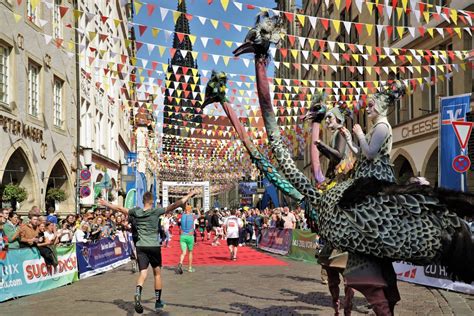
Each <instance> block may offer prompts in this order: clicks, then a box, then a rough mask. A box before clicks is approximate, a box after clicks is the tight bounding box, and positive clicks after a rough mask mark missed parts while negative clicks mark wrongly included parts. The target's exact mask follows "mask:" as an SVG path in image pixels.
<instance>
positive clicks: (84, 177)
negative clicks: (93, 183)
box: [81, 169, 91, 181]
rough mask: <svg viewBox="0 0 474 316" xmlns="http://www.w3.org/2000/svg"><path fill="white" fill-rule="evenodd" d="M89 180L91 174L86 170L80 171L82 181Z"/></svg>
mask: <svg viewBox="0 0 474 316" xmlns="http://www.w3.org/2000/svg"><path fill="white" fill-rule="evenodd" d="M90 178H91V172H90V171H89V170H88V169H83V170H81V180H82V181H89V179H90Z"/></svg>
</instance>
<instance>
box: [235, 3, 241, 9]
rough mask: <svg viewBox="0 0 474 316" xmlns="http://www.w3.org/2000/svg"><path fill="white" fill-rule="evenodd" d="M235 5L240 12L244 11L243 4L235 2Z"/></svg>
mask: <svg viewBox="0 0 474 316" xmlns="http://www.w3.org/2000/svg"><path fill="white" fill-rule="evenodd" d="M234 5H235V6H236V7H237V9H239V11H242V3H240V2H234Z"/></svg>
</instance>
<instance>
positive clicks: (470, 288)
mask: <svg viewBox="0 0 474 316" xmlns="http://www.w3.org/2000/svg"><path fill="white" fill-rule="evenodd" d="M393 268H394V269H395V273H396V274H397V277H398V279H399V280H402V281H406V282H410V283H416V284H422V285H427V286H432V287H437V288H442V289H446V290H450V291H456V292H462V293H467V294H474V283H471V284H466V283H462V282H453V281H451V279H450V278H449V275H448V273H447V272H446V268H445V267H443V266H440V265H429V266H426V267H420V266H414V265H412V264H410V263H406V262H394V263H393Z"/></svg>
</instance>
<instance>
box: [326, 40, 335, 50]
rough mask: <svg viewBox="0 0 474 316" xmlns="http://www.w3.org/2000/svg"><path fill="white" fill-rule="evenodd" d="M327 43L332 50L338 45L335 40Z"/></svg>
mask: <svg viewBox="0 0 474 316" xmlns="http://www.w3.org/2000/svg"><path fill="white" fill-rule="evenodd" d="M327 43H328V46H329V49H330V50H331V52H334V47H335V46H336V43H335V42H333V41H327Z"/></svg>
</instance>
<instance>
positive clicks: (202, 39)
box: [201, 37, 209, 47]
mask: <svg viewBox="0 0 474 316" xmlns="http://www.w3.org/2000/svg"><path fill="white" fill-rule="evenodd" d="M208 41H209V37H201V42H202V46H204V47H206V46H207V42H208Z"/></svg>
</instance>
